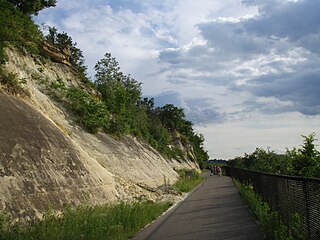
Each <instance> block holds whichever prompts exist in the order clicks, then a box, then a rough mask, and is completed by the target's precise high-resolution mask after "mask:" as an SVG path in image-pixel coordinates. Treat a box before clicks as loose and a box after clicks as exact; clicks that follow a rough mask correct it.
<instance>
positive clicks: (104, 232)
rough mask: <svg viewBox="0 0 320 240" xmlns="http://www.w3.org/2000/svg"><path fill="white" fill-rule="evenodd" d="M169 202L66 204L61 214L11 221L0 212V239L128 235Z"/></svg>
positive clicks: (158, 213) (60, 239)
mask: <svg viewBox="0 0 320 240" xmlns="http://www.w3.org/2000/svg"><path fill="white" fill-rule="evenodd" d="M170 206H171V204H170V203H150V202H141V203H132V204H127V203H121V204H118V205H105V206H96V207H90V206H80V207H77V208H76V209H72V208H71V207H70V206H69V207H66V208H65V209H64V210H63V211H62V212H61V213H60V214H57V213H55V212H53V211H48V212H47V213H46V214H45V215H44V218H43V220H33V221H30V222H27V223H24V224H22V223H19V222H18V223H12V222H11V221H10V220H9V218H8V217H7V216H6V215H5V214H0V240H24V239H33V240H37V239H39V240H42V239H46V240H64V239H65V240H72V239H74V240H78V239H92V240H93V239H95V240H99V239H101V240H102V239H103V240H107V239H112V240H116V239H118V240H120V239H129V238H130V237H132V236H134V235H135V234H136V233H137V232H138V231H139V230H140V229H141V228H143V227H144V226H145V225H146V224H148V223H150V222H151V221H153V220H154V219H156V218H157V217H158V216H159V215H160V214H161V213H162V212H164V211H166V210H167V209H168V208H169V207H170Z"/></svg>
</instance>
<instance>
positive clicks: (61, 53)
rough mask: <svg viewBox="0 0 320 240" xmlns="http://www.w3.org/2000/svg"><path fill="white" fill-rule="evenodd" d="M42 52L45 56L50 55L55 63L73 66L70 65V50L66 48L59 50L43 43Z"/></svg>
mask: <svg viewBox="0 0 320 240" xmlns="http://www.w3.org/2000/svg"><path fill="white" fill-rule="evenodd" d="M42 52H43V53H44V54H45V55H48V56H49V57H50V58H51V59H52V60H53V61H55V62H58V63H63V64H66V65H68V66H71V63H70V56H71V52H70V50H69V49H66V48H64V49H59V48H57V47H55V46H53V45H51V44H49V43H47V42H43V44H42Z"/></svg>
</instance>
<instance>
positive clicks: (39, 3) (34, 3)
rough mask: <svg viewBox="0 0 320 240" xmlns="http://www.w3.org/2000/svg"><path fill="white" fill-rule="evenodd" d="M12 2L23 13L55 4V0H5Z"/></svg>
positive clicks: (29, 12)
mask: <svg viewBox="0 0 320 240" xmlns="http://www.w3.org/2000/svg"><path fill="white" fill-rule="evenodd" d="M6 1H8V2H10V3H12V4H13V5H14V6H15V7H17V8H18V9H19V10H21V12H23V13H24V14H29V15H31V14H35V15H37V14H38V12H39V11H40V10H42V9H44V8H48V7H54V6H55V5H56V0H28V1H26V0H6Z"/></svg>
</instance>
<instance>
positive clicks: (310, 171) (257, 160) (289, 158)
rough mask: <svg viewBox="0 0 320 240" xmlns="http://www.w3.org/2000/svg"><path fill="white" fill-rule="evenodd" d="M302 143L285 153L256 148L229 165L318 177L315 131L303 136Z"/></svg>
mask: <svg viewBox="0 0 320 240" xmlns="http://www.w3.org/2000/svg"><path fill="white" fill-rule="evenodd" d="M303 138H304V140H303V145H302V146H301V147H300V148H294V149H292V150H289V149H287V151H286V153H285V154H278V153H276V152H274V151H271V150H269V149H268V150H264V149H261V148H257V149H256V150H255V151H254V152H253V153H252V154H246V155H245V156H244V157H237V158H235V159H234V160H231V161H228V165H229V166H233V167H238V168H244V169H248V170H255V171H261V172H267V173H275V174H284V175H295V176H305V177H315V178H320V152H319V151H318V150H317V149H316V145H315V141H316V140H317V139H316V138H315V133H312V134H310V135H308V136H303Z"/></svg>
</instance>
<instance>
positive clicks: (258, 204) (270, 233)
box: [234, 180, 303, 240]
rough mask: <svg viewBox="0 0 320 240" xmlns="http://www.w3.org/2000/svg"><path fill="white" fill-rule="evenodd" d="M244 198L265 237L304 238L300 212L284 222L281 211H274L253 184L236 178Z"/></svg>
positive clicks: (293, 239) (284, 239) (280, 239)
mask: <svg viewBox="0 0 320 240" xmlns="http://www.w3.org/2000/svg"><path fill="white" fill-rule="evenodd" d="M234 182H235V185H236V186H237V188H238V189H239V192H240V194H241V196H242V198H243V199H244V200H245V202H246V203H247V205H248V206H249V209H250V211H251V213H252V214H253V215H254V216H255V217H256V219H257V220H258V221H259V225H260V227H261V228H262V230H263V232H264V235H265V238H266V239H269V240H299V239H301V240H302V239H303V236H302V233H301V219H300V216H299V214H293V215H292V216H290V221H289V223H288V224H284V223H283V221H282V219H281V215H280V213H279V212H275V211H272V210H271V208H270V206H269V205H268V204H267V203H265V202H263V201H262V199H261V197H260V196H259V195H258V194H256V193H255V192H254V190H253V189H252V186H250V185H249V186H248V185H244V184H241V183H240V182H238V181H236V180H234Z"/></svg>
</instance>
